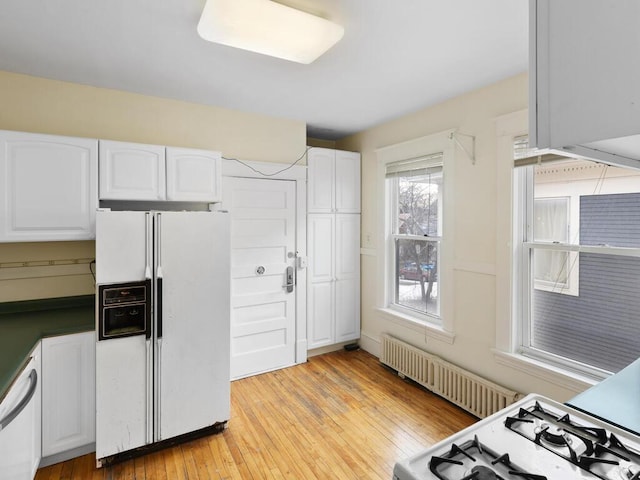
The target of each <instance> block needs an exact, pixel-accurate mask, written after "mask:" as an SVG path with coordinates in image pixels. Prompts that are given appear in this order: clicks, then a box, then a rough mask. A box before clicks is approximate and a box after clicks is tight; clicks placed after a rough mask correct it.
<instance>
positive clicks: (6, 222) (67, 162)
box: [0, 131, 98, 242]
mask: <svg viewBox="0 0 640 480" xmlns="http://www.w3.org/2000/svg"><path fill="white" fill-rule="evenodd" d="M97 170H98V142H97V140H91V139H85V138H72V137H62V136H56V135H41V134H33V133H23V132H12V131H0V184H1V190H2V194H1V195H0V242H18V241H21V242H37V241H58V240H88V239H92V238H95V210H96V205H97V182H98V172H97Z"/></svg>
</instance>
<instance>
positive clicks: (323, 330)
mask: <svg viewBox="0 0 640 480" xmlns="http://www.w3.org/2000/svg"><path fill="white" fill-rule="evenodd" d="M307 228H308V236H307V238H308V248H307V251H308V254H309V264H308V267H307V285H308V297H307V324H308V325H307V326H308V328H307V335H308V339H307V341H308V348H317V347H321V346H323V345H329V344H331V343H333V339H334V333H333V332H334V330H333V303H334V296H333V295H334V258H333V248H334V231H335V215H332V214H322V213H321V214H312V215H309V217H308V221H307Z"/></svg>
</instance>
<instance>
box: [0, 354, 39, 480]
mask: <svg viewBox="0 0 640 480" xmlns="http://www.w3.org/2000/svg"><path fill="white" fill-rule="evenodd" d="M39 352H40V350H39V344H38V347H36V349H35V350H34V352H33V354H32V356H31V359H30V360H29V362H28V363H27V366H26V367H25V368H24V370H23V371H22V373H21V374H20V375H19V376H18V378H17V379H16V381H15V382H14V384H13V385H12V387H11V388H10V389H9V391H8V392H7V395H6V396H5V398H4V400H3V401H2V403H0V420H5V419H7V414H9V412H12V411H14V409H15V408H16V407H17V406H18V405H19V404H20V403H21V402H22V400H24V399H26V398H30V400H29V401H28V403H26V405H25V406H24V408H23V409H22V410H21V411H20V413H18V415H17V416H16V417H15V418H13V420H12V421H11V422H10V423H8V424H5V425H4V426H3V428H2V429H1V430H0V480H24V479H27V478H34V476H35V474H36V470H37V469H38V465H39V464H40V452H41V443H40V442H41V434H40V400H41V393H40V392H41V389H40V379H41V375H40V353H39ZM34 372H35V373H34Z"/></svg>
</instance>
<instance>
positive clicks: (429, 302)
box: [394, 167, 442, 316]
mask: <svg viewBox="0 0 640 480" xmlns="http://www.w3.org/2000/svg"><path fill="white" fill-rule="evenodd" d="M395 181H397V190H396V191H397V212H396V215H397V218H396V222H395V223H396V232H395V235H394V237H395V250H396V252H395V254H396V255H395V258H396V303H397V304H398V305H401V306H403V307H406V308H411V309H413V310H417V311H420V312H421V313H426V314H430V315H435V316H438V315H439V310H440V309H439V299H438V291H437V282H438V257H439V252H438V247H439V243H440V225H441V222H440V214H439V212H440V211H441V198H442V197H441V195H442V169H441V167H437V168H434V169H428V170H427V171H426V172H423V173H422V174H420V175H415V174H413V175H411V174H407V175H406V176H403V175H399V176H398V177H397V178H396V179H395Z"/></svg>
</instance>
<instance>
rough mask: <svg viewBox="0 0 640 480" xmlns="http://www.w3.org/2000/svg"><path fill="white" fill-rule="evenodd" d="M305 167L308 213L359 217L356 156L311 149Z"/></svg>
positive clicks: (358, 166)
mask: <svg viewBox="0 0 640 480" xmlns="http://www.w3.org/2000/svg"><path fill="white" fill-rule="evenodd" d="M307 166H308V178H309V185H308V194H307V196H308V210H307V211H308V212H309V213H360V154H359V153H357V152H346V151H342V150H333V149H329V148H317V147H312V148H311V149H309V152H308V154H307Z"/></svg>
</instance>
